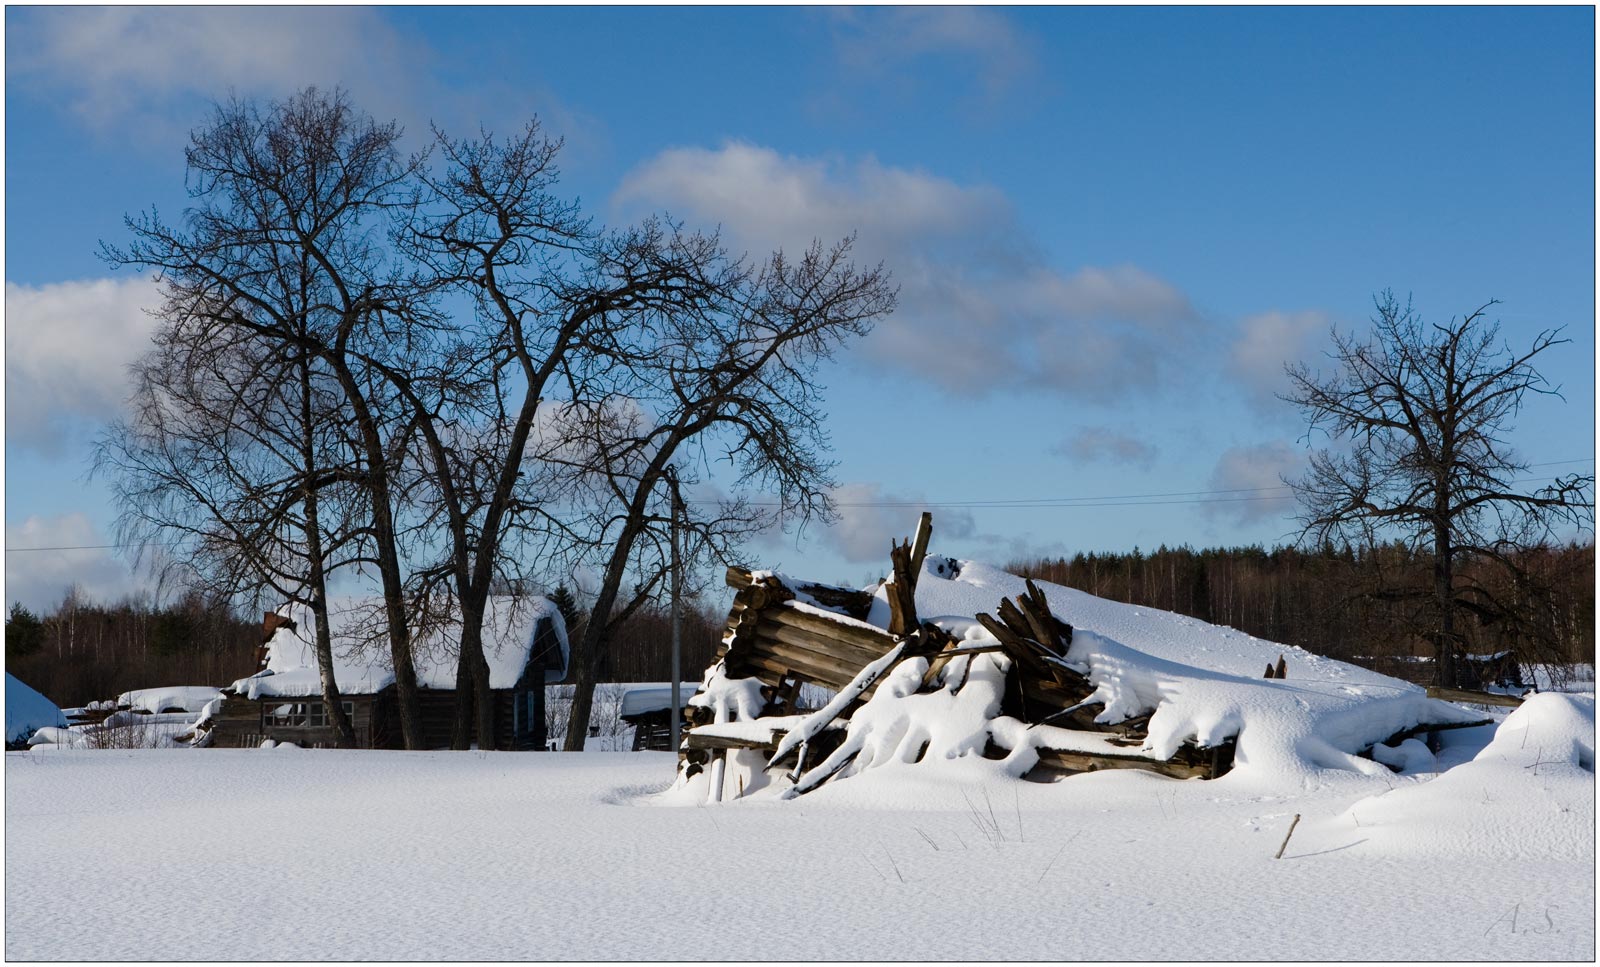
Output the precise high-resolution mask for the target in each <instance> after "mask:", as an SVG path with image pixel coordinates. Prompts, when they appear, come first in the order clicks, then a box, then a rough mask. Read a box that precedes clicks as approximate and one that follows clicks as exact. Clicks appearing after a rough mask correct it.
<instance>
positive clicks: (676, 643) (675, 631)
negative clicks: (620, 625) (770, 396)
mask: <svg viewBox="0 0 1600 967" xmlns="http://www.w3.org/2000/svg"><path fill="white" fill-rule="evenodd" d="M667 483H668V485H669V486H671V487H672V751H673V752H674V753H676V752H677V751H678V744H679V742H680V741H681V740H682V735H681V734H680V733H681V732H682V720H683V695H682V694H681V692H682V686H681V685H680V684H679V683H680V682H682V681H683V640H682V632H681V630H680V626H681V624H682V622H681V621H680V617H681V615H682V603H681V599H682V597H683V562H682V559H681V557H680V553H681V552H680V551H679V549H678V541H679V539H680V537H679V529H678V521H679V519H680V518H681V516H682V512H683V499H682V497H681V496H680V495H679V494H678V474H677V472H676V471H674V470H673V469H672V468H671V467H668V468H667Z"/></svg>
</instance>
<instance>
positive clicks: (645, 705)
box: [618, 682, 700, 752]
mask: <svg viewBox="0 0 1600 967" xmlns="http://www.w3.org/2000/svg"><path fill="white" fill-rule="evenodd" d="M699 690H700V683H699V682H683V683H682V684H681V685H680V686H679V688H678V698H679V700H680V701H681V702H682V703H683V706H685V707H686V706H687V705H688V704H689V697H690V696H691V695H693V694H694V693H695V692H697V691H699ZM679 714H680V717H681V715H682V708H680V709H679ZM618 716H619V717H620V718H621V719H622V721H624V722H626V723H628V724H629V725H631V726H633V751H635V752H642V751H645V750H653V751H657V752H671V751H673V749H672V683H671V682H665V683H656V682H651V683H649V684H641V685H630V686H628V688H627V690H626V691H624V692H623V693H622V708H621V710H620V711H619V712H618ZM684 728H685V729H686V730H687V728H688V726H684Z"/></svg>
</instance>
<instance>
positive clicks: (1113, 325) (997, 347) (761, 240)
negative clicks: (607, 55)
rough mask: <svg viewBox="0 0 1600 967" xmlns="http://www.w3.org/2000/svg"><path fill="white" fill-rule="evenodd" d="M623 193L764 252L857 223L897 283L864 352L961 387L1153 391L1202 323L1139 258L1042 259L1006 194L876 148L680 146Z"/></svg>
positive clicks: (865, 250) (1084, 393) (631, 201)
mask: <svg viewBox="0 0 1600 967" xmlns="http://www.w3.org/2000/svg"><path fill="white" fill-rule="evenodd" d="M613 202H614V204H615V205H616V206H617V207H618V209H619V210H621V211H623V212H625V213H626V214H627V215H628V216H630V217H632V216H636V215H638V214H640V213H642V212H644V211H649V210H652V209H666V210H667V211H669V212H672V213H673V214H675V215H678V216H681V217H686V218H688V219H689V220H690V221H692V222H694V223H697V224H706V225H720V226H721V227H722V229H723V231H724V234H725V236H726V238H727V240H728V241H729V242H730V243H731V244H732V246H733V247H734V248H735V249H736V250H737V249H743V250H747V251H749V252H750V253H751V254H752V255H755V256H760V255H763V254H765V253H766V252H767V251H769V250H771V249H773V248H783V249H785V250H786V251H796V250H800V249H803V248H804V247H805V246H806V245H808V244H810V243H811V241H812V240H814V239H821V240H824V241H825V242H826V241H831V240H836V239H839V238H843V237H845V236H848V235H851V234H854V235H855V236H856V252H855V254H856V256H857V258H858V259H859V260H861V261H863V262H867V263H873V262H879V261H881V262H883V263H884V264H885V266H886V267H887V268H888V269H889V270H890V271H891V272H893V274H894V279H895V281H896V282H897V283H898V284H899V286H900V307H899V309H898V310H897V311H896V312H895V314H894V315H893V316H891V317H890V318H889V319H887V320H885V321H883V322H881V323H879V324H878V327H877V329H876V331H875V332H874V333H873V335H872V336H871V337H870V338H869V339H868V340H867V342H866V344H865V350H866V352H867V353H869V354H870V355H871V356H872V357H873V359H874V360H875V361H877V362H882V363H888V364H892V365H897V366H900V367H902V368H904V369H907V370H910V371H912V372H915V373H917V374H919V375H924V376H931V377H932V378H934V379H935V380H937V381H938V382H939V383H941V384H943V385H944V386H946V387H947V388H950V389H952V390H960V391H963V392H967V393H973V394H982V393H986V392H988V391H990V390H991V389H993V388H996V387H1001V386H1004V387H1009V388H1012V389H1024V390H1046V391H1051V392H1057V393H1060V394H1062V395H1064V396H1067V397H1072V398H1079V399H1082V398H1088V397H1103V396H1104V395H1105V394H1107V393H1109V392H1114V391H1115V392H1123V391H1127V390H1135V391H1137V390H1148V389H1151V388H1153V387H1154V386H1155V385H1156V384H1157V383H1158V382H1159V381H1160V380H1161V379H1162V377H1163V376H1164V375H1165V374H1166V372H1167V370H1168V368H1169V367H1170V366H1171V362H1170V360H1172V359H1173V358H1174V357H1175V356H1178V355H1179V354H1178V353H1177V352H1175V350H1176V349H1178V348H1180V347H1181V346H1182V345H1184V344H1185V343H1186V342H1187V341H1188V340H1189V339H1191V338H1192V337H1193V335H1194V330H1195V329H1196V325H1195V324H1196V322H1197V316H1196V313H1195V311H1194V308H1193V306H1191V305H1190V303H1189V300H1188V298H1187V297H1186V296H1185V295H1184V294H1183V293H1182V292H1180V291H1178V290H1177V289H1176V288H1174V287H1173V286H1172V285H1171V284H1169V283H1167V282H1166V281H1164V280H1162V279H1160V278H1158V277H1157V276H1155V275H1153V274H1151V273H1150V272H1148V271H1146V270H1144V269H1142V268H1139V267H1138V266H1133V265H1116V266H1088V267H1083V268H1079V269H1077V270H1075V271H1072V272H1062V271H1060V270H1058V269H1056V268H1054V267H1052V266H1049V265H1047V264H1045V263H1044V262H1043V260H1042V259H1041V258H1040V257H1039V255H1038V251H1037V246H1036V245H1035V244H1034V242H1033V240H1032V239H1031V238H1030V237H1029V236H1028V233H1027V232H1026V230H1025V229H1023V227H1022V226H1021V225H1020V223H1019V222H1018V220H1017V217H1016V214H1015V212H1014V211H1013V210H1012V208H1011V205H1010V203H1009V202H1008V201H1007V200H1006V198H1005V197H1004V195H1003V194H1001V193H1000V192H999V191H997V190H996V189H994V188H991V187H988V186H983V185H976V186H964V185H958V184H956V183H955V182H952V181H950V180H948V179H945V178H941V177H938V176H936V175H933V174H930V173H928V172H924V171H920V170H914V169H906V168H897V167H893V166H889V165H884V164H882V163H880V162H879V161H877V160H876V159H875V158H872V157H866V158H863V159H861V160H859V161H855V162H847V161H845V160H843V159H838V158H797V157H793V156H786V155H781V154H779V153H778V152H776V151H773V150H772V149H770V148H764V147H760V146H756V145H751V144H746V143H741V142H730V143H727V144H725V145H723V146H722V147H721V148H719V149H717V150H709V149H705V148H674V149H670V150H667V151H663V152H662V153H660V154H659V155H657V156H656V157H655V158H653V159H651V160H649V161H647V162H646V163H644V164H642V165H640V166H639V167H637V168H636V169H634V170H633V171H632V172H630V173H629V174H628V175H627V176H626V177H625V178H624V179H623V181H622V183H621V185H620V186H619V188H618V189H617V191H616V193H615V195H614V198H613Z"/></svg>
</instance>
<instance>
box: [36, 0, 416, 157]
mask: <svg viewBox="0 0 1600 967" xmlns="http://www.w3.org/2000/svg"><path fill="white" fill-rule="evenodd" d="M11 26H12V27H13V29H12V30H8V31H7V40H8V43H7V57H6V61H7V73H8V75H10V76H11V77H12V78H13V79H19V80H21V81H23V82H24V84H26V85H28V86H35V85H37V86H40V87H43V88H45V89H47V90H50V91H52V92H53V93H55V94H56V95H58V96H60V97H62V98H64V99H65V101H66V104H67V106H68V108H69V109H70V110H71V111H72V112H73V113H74V114H75V115H77V116H78V118H79V119H80V120H81V121H83V122H84V123H85V124H87V125H89V126H90V127H91V128H94V129H96V130H100V131H102V132H104V131H107V130H109V129H113V128H115V129H117V130H119V131H122V130H128V129H137V128H141V127H147V126H149V125H152V124H154V125H157V126H164V125H165V123H166V120H167V118H168V116H169V113H170V111H171V110H172V109H173V107H174V106H175V104H176V103H177V102H180V101H182V100H183V99H184V98H186V97H189V96H192V95H195V94H199V95H201V96H204V97H207V98H215V97H221V96H225V95H226V94H227V92H228V91H230V90H233V91H237V92H238V93H240V94H247V95H255V94H264V95H268V96H274V95H283V94H287V93H290V92H293V91H295V90H298V89H299V88H301V87H304V86H306V85H308V84H318V85H321V86H324V87H332V86H334V85H336V84H345V85H347V86H349V87H351V88H352V90H353V92H354V93H355V94H356V95H357V96H358V97H370V98H375V99H382V100H383V101H384V102H385V104H386V105H389V106H394V105H398V104H400V103H401V102H402V100H403V99H404V97H405V95H406V94H407V93H408V92H411V91H413V90H414V84H413V83H412V78H413V77H414V76H415V75H416V74H418V73H421V71H420V69H421V68H425V67H426V64H427V60H428V56H427V52H426V50H425V48H423V47H422V46H420V45H419V44H417V43H414V42H411V41H409V40H407V39H406V38H404V37H402V36H401V35H400V34H399V33H398V32H397V31H395V30H394V29H393V28H392V27H390V26H389V25H388V24H387V23H385V22H384V20H383V18H382V16H381V15H380V14H379V13H378V12H377V11H376V10H374V9H372V8H366V7H57V8H44V9H37V10H33V11H30V12H29V14H28V15H27V16H23V17H19V18H18V19H17V22H16V23H15V24H13V25H11ZM373 109H374V110H376V108H373Z"/></svg>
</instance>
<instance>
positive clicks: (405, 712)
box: [326, 346, 422, 749]
mask: <svg viewBox="0 0 1600 967" xmlns="http://www.w3.org/2000/svg"><path fill="white" fill-rule="evenodd" d="M342 350H343V347H342V346H341V347H339V349H338V350H336V351H333V352H330V353H328V354H327V355H326V358H327V360H328V363H329V365H330V366H332V368H333V370H334V373H335V374H336V375H337V376H338V378H339V385H340V387H341V388H342V389H343V390H344V394H345V399H346V400H347V401H348V402H349V403H350V405H351V408H352V409H353V410H354V411H355V418H356V427H357V429H358V430H359V432H360V434H361V444H362V450H363V452H364V456H365V457H366V462H367V474H368V480H367V488H368V494H369V496H370V497H371V499H372V540H373V543H375V544H376V545H377V550H378V574H379V576H380V577H381V578H382V579H383V604H384V614H385V617H386V618H387V620H388V625H389V656H390V659H391V661H392V662H393V664H394V691H395V699H396V704H397V705H398V706H399V710H400V735H401V736H402V738H403V739H404V741H405V747H406V748H407V749H420V748H422V714H421V710H420V708H419V707H418V706H419V703H418V699H417V668H416V664H415V662H414V661H413V660H412V655H411V630H410V628H409V627H408V626H407V624H406V608H405V582H404V581H403V580H402V579H401V576H400V552H399V549H398V548H397V547H396V537H395V528H394V509H393V507H392V506H391V505H390V498H389V476H388V468H387V466H386V459H385V457H386V454H385V453H384V449H383V438H382V436H381V435H380V434H379V433H378V423H377V419H376V418H375V417H374V416H373V413H372V410H371V408H370V407H368V406H367V403H366V398H365V397H364V396H363V395H362V392H361V384H360V383H359V382H358V381H357V380H356V378H355V375H354V374H353V373H351V372H350V367H349V366H348V365H347V364H346V360H345V358H344V356H343V354H342Z"/></svg>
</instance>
